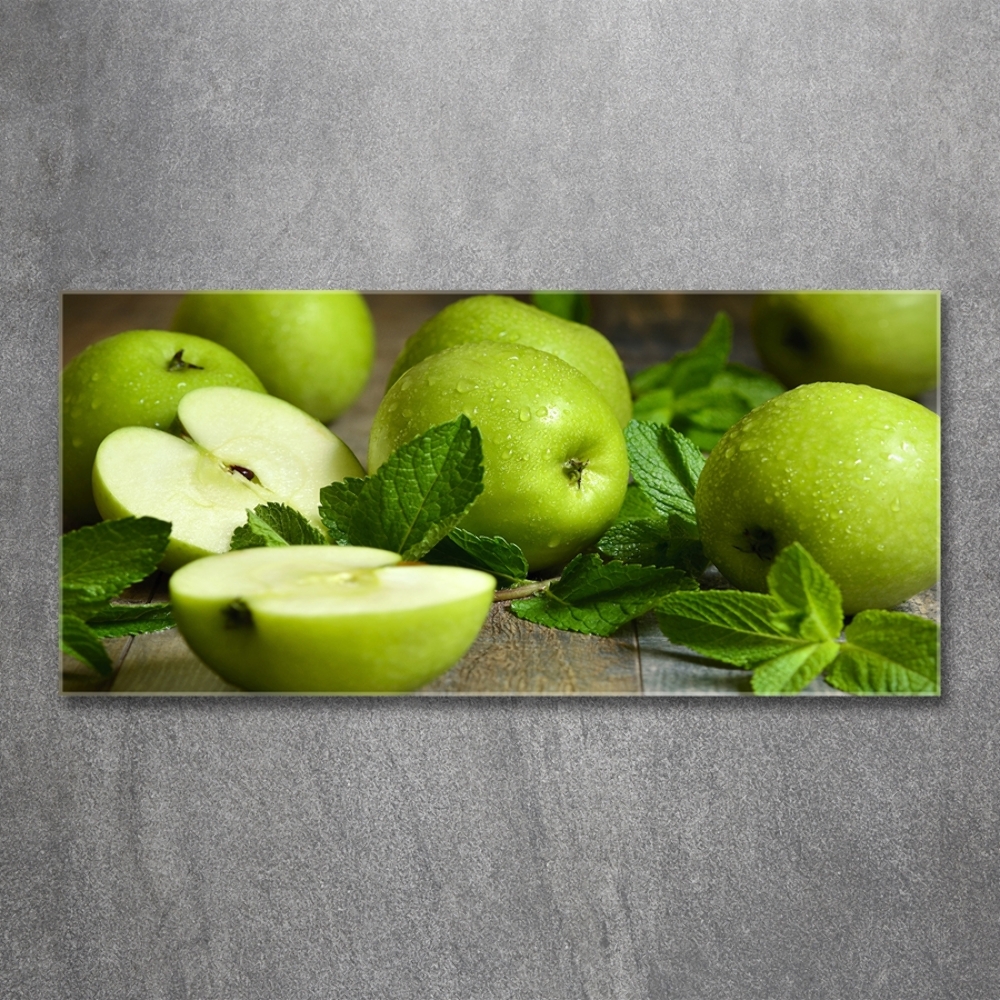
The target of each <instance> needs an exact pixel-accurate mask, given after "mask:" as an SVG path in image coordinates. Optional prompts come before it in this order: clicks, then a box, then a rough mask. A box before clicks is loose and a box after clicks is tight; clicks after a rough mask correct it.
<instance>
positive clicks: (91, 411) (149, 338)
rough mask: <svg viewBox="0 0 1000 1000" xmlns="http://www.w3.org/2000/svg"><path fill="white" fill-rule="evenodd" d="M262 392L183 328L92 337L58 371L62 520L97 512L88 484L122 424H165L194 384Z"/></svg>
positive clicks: (229, 356)
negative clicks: (101, 448)
mask: <svg viewBox="0 0 1000 1000" xmlns="http://www.w3.org/2000/svg"><path fill="white" fill-rule="evenodd" d="M211 385H222V386H235V387H237V388H241V389H252V390H253V391H255V392H259V393H262V392H264V386H263V385H261V383H260V379H258V378H257V376H256V375H254V373H253V372H252V371H251V370H250V369H249V368H248V367H247V366H246V365H245V364H244V363H243V362H242V361H240V359H239V358H238V357H236V355H234V354H233V353H232V352H230V351H227V350H226V349H225V348H224V347H220V346H219V345H218V344H214V343H212V341H210V340H205V339H203V338H202V337H192V336H189V335H187V334H184V333H170V332H168V331H166V330H129V331H128V332H126V333H119V334H116V335H115V336H114V337H108V338H106V339H105V340H99V341H98V342H97V343H96V344H91V345H90V346H89V347H88V348H87V349H86V350H84V351H83V352H82V353H81V354H78V355H77V356H76V357H75V358H73V360H72V361H70V362H69V364H68V365H66V367H65V369H64V370H63V373H62V484H63V493H62V503H63V519H64V521H65V523H66V526H67V527H75V526H79V525H83V524H93V523H94V522H95V521H98V520H100V514H99V513H98V511H97V507H96V506H95V504H94V496H93V493H92V492H91V472H92V469H93V467H94V456H95V455H96V454H97V447H98V445H99V444H100V443H101V442H102V441H103V440H104V438H106V437H107V436H108V435H109V434H110V433H111V432H112V431H115V430H118V428H119V427H158V428H161V429H163V430H167V429H169V428H170V427H171V426H172V424H173V422H174V420H175V419H176V417H177V404H178V403H179V402H180V400H181V397H182V396H184V395H185V394H186V393H188V392H190V391H191V390H192V389H198V388H201V387H203V386H211Z"/></svg>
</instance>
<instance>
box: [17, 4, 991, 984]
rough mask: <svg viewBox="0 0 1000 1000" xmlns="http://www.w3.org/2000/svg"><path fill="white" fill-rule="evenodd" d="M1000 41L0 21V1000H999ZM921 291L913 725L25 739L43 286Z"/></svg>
mask: <svg viewBox="0 0 1000 1000" xmlns="http://www.w3.org/2000/svg"><path fill="white" fill-rule="evenodd" d="M998 49H1000V15H998V13H997V8H996V7H995V5H993V4H989V3H982V2H978V0H967V2H961V0H953V2H931V0H888V2H887V0H882V2H878V3H875V2H872V3H846V2H830V3H823V4H812V3H808V2H786V3H779V2H777V0H760V2H751V3H747V2H745V0H744V2H739V3H734V2H721V3H712V4H707V3H706V4H701V3H692V2H690V0H665V2H661V3H650V2H647V3H640V2H635V0H631V2H630V0H583V2H574V3H571V2H568V0H546V2H536V3H531V2H524V0H521V2H518V0H509V2H507V3H504V4H487V3H482V4H469V3H464V2H460V0H424V2H415V0H411V2H397V3H384V4H368V5H363V4H358V5H354V4H348V3H344V2H334V3H322V2H318V0H316V2H306V3H298V4H294V5H292V6H291V7H286V5H283V4H269V3H262V2H246V0H244V2H241V3H236V2H234V0H225V2H220V3H213V4H205V3H193V2H187V0H176V2H172V3H168V2H155V0H135V2H124V0H108V2H105V3H101V4H83V3H73V2H70V0H61V2H59V0H57V2H49V3H46V2H18V0H13V2H10V3H7V4H5V5H4V10H3V14H2V22H0V88H2V91H0V96H2V100H0V116H2V117H0V125H2V143H0V158H2V170H0V183H2V191H3V194H2V196H0V224H2V227H3V232H2V240H3V247H2V253H0V284H2V293H0V295H2V299H0V311H2V321H0V338H2V344H3V347H2V352H3V353H2V364H0V371H2V373H3V375H2V377H3V396H2V403H3V405H2V412H3V419H2V421H0V510H2V515H3V516H2V522H0V539H2V559H0V581H2V603H0V623H2V635H3V643H2V649H0V660H2V665H0V754H2V756H0V761H2V774H0V823H2V827H0V860H2V868H0V910H2V920H0V995H2V996H3V997H5V998H6V997H11V998H30V1000H48V998H57V997H58V998H74V1000H77V998H100V1000H105V998H133V997H135V998H143V1000H160V998H163V1000H179V998H197V1000H231V998H244V997H246V998H266V1000H283V998H302V1000H304V998H312V997H316V998H328V997H349V998H380V1000H381V998H388V1000H394V998H410V997H414V998H423V997H432V998H508V997H510V998H518V1000H521V998H528V1000H530V998H543V1000H562V998H574V1000H576V998H584V997H586V998H604V997H609V998H610V997H613V998H633V997H635V998H639V997H643V998H644V997H651V998H661V997H662V998H668V997H669V998H685V1000H686V998H712V1000H717V998H720V997H724V998H727V1000H729V998H732V1000H742V998H760V1000H774V998H789V1000H807V998H831V1000H832V998H836V1000H845V998H855V997H858V998H862V997H864V998H867V997H879V998H881V997H889V998H893V1000H905V998H920V1000H928V998H937V997H948V998H956V1000H959V998H960V1000H964V998H970V1000H988V998H993V997H996V996H998V995H1000V985H998V983H1000V930H998V920H997V913H998V910H1000V857H998V847H1000V833H998V830H1000V790H998V784H1000V783H998V778H997V775H998V768H1000V746H998V736H997V722H998V704H1000V694H998V692H1000V682H998V679H997V676H996V673H997V648H998V629H997V610H996V609H997V597H998V584H997V574H996V560H997V554H998V545H997V543H998V531H997V526H996V522H997V517H996V515H997V486H996V483H997V474H998V471H1000V468H998V467H1000V462H998V458H997V451H996V447H997V446H996V441H997V433H996V431H997V422H998V418H997V413H998V411H997V406H996V396H997V391H998V388H1000V386H998V381H1000V375H998V362H1000V340H998V338H997V335H996V332H997V329H998V326H1000V315H998V311H1000V288H998V274H1000V240H998V238H997V233H998V229H1000V198H998V183H997V182H998V172H1000V168H998V157H997V144H998V138H1000V128H998V102H997V95H998V93H1000V70H998V62H997V58H996V53H997V51H998ZM216 286H219V287H221V286H236V287H267V286H275V287H313V286H316V287H327V286H329V287H345V286H347V287H352V286H353V287H361V288H377V289H392V288H409V289H414V288H416V289H472V288H523V287H547V286H556V287H558V286H570V287H583V288H606V289H647V288H678V289H680V288H684V289H687V288H710V289H728V288H734V289H744V288H754V287H761V286H768V287H798V286H805V287H852V286H856V287H890V288H891V287H931V288H941V289H942V290H943V292H944V295H945V308H946V323H945V343H944V364H945V368H944V373H945V376H944V389H943V401H944V428H945V469H946V473H947V475H946V488H945V505H944V510H945V519H944V567H945V575H944V586H943V604H944V618H945V623H946V624H945V630H944V653H945V669H946V674H945V684H946V694H945V696H944V697H943V698H942V699H941V700H940V701H937V700H929V701H919V702H915V703H913V702H910V703H907V702H900V701H882V702H877V703H860V702H855V701H851V702H849V703H844V702H841V701H840V700H838V699H831V700H830V701H825V700H824V701H822V702H820V703H817V702H815V701H812V702H809V703H806V702H804V701H803V702H787V701H786V702H781V703H743V702H740V703H733V702H720V701H717V700H660V701H650V702H639V701H600V700H597V701H590V700H588V701H571V700H548V701H528V700H504V699H501V700H485V701H466V702H462V703H461V704H455V703H451V702H449V703H444V702H438V701H434V700H422V699H421V700H412V701H407V700H401V701H374V700H355V701H339V700H316V701H308V700H282V699H277V700H254V699H249V700H239V701H233V702H219V701H207V702H206V701H198V700H153V699H150V700H127V701H116V700H87V701H78V700H69V699H61V698H60V697H59V696H58V694H57V687H58V678H57V669H56V662H57V657H56V641H55V621H56V610H57V600H56V578H57V564H56V552H57V530H58V529H57V498H56V491H57V472H56V469H57V447H56V428H57V411H56V402H57V379H56V373H57V370H58V360H59V359H58V328H59V293H60V292H61V291H62V290H64V289H98V288H99V289H148V288H164V289H184V288H189V287H191V288H193V287H216Z"/></svg>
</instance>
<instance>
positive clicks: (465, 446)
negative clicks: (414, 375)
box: [337, 415, 483, 559]
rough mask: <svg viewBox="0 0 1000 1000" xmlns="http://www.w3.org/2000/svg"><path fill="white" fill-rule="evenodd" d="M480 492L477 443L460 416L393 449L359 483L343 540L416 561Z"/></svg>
mask: <svg viewBox="0 0 1000 1000" xmlns="http://www.w3.org/2000/svg"><path fill="white" fill-rule="evenodd" d="M352 489H353V487H352ZM482 491H483V448H482V439H481V437H480V434H479V431H478V429H476V428H475V427H473V426H472V424H471V423H470V421H469V418H468V417H466V416H464V415H463V416H459V417H458V418H456V419H455V420H452V421H451V422H449V423H446V424H441V425H440V426H438V427H432V428H431V429H430V430H429V431H427V432H426V433H424V434H421V435H420V436H419V437H417V438H414V439H413V440H412V441H410V442H409V443H408V444H405V445H403V446H402V447H401V448H398V449H397V450H396V451H395V452H393V453H392V455H390V456H389V459H388V461H387V462H386V463H385V464H384V465H383V466H382V467H381V468H380V469H379V470H378V472H377V473H376V474H375V475H374V476H369V477H368V478H367V479H365V480H364V483H363V486H362V487H361V488H360V490H359V491H358V493H357V497H356V499H355V500H354V503H353V506H351V507H350V510H349V518H350V523H349V525H348V526H347V532H346V534H347V542H348V543H349V544H351V545H370V546H372V547H374V548H378V549H388V550H389V551H391V552H399V553H400V554H401V555H402V556H403V558H404V559H420V558H422V557H423V556H424V555H426V554H427V553H428V552H429V551H430V550H431V549H432V548H433V547H434V546H435V545H436V544H437V543H438V542H440V541H441V539H442V538H444V537H445V535H447V534H448V533H449V532H450V531H451V530H452V529H453V528H454V527H455V526H456V525H457V524H458V522H459V521H460V520H461V519H462V518H463V517H464V516H465V515H466V514H467V513H468V511H469V508H470V507H471V506H472V504H473V502H474V501H475V499H476V497H478V496H479V494H480V493H482ZM340 499H343V498H342V497H341V498H340ZM337 525H338V528H339V527H340V526H341V522H340V520H339V517H338V519H337Z"/></svg>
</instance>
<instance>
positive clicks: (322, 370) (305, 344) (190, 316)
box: [173, 291, 375, 424]
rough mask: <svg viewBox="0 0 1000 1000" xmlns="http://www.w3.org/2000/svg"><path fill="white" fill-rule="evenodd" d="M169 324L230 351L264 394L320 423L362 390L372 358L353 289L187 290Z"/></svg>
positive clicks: (363, 311)
mask: <svg viewBox="0 0 1000 1000" xmlns="http://www.w3.org/2000/svg"><path fill="white" fill-rule="evenodd" d="M173 327H174V329H175V330H183V331H184V332H185V333H194V334H197V335H198V336H200V337H207V338H208V339H209V340H214V341H216V342H218V343H220V344H222V345H223V346H224V347H227V348H229V350H230V351H232V352H233V353H234V354H235V355H237V357H240V358H242V359H243V360H244V361H245V362H246V363H247V364H248V365H249V366H250V367H251V368H252V369H253V370H254V371H255V372H256V373H257V374H258V375H259V376H260V380H261V381H262V382H263V383H264V387H265V388H266V389H267V391H268V392H269V393H271V394H272V395H275V396H277V397H279V398H280V399H285V400H287V401H288V402H289V403H294V405H295V406H297V407H299V409H301V410H305V411H306V413H308V414H310V415H312V416H314V417H315V418H316V419H317V420H320V421H322V422H323V423H324V424H328V423H330V421H331V420H334V419H336V418H337V417H339V416H340V414H341V413H343V412H344V411H345V410H346V409H347V408H348V407H349V406H350V405H351V403H353V402H354V401H355V400H356V399H357V398H358V396H359V395H361V391H362V389H364V387H365V384H366V383H367V382H368V378H369V376H370V375H371V371H372V363H373V361H374V357H375V333H374V326H373V324H372V317H371V313H370V312H369V311H368V306H367V305H366V303H365V300H364V298H362V296H361V295H359V294H358V293H357V292H344V291H340V292H192V293H190V294H188V295H185V296H184V298H183V299H182V300H181V304H180V306H179V307H178V309H177V313H176V314H175V316H174V319H173Z"/></svg>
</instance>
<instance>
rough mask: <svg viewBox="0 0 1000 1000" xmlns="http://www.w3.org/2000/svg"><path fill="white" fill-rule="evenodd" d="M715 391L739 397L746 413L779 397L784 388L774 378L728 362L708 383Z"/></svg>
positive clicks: (754, 369)
mask: <svg viewBox="0 0 1000 1000" xmlns="http://www.w3.org/2000/svg"><path fill="white" fill-rule="evenodd" d="M709 387H710V388H711V389H713V390H716V391H722V390H726V391H730V392H733V393H735V394H736V395H737V396H739V397H740V398H741V399H742V400H743V402H744V404H745V405H746V409H747V412H748V413H749V411H750V410H753V409H755V408H756V407H758V406H760V404H761V403H766V402H767V401H768V400H769V399H771V398H773V397H774V396H780V395H781V394H782V393H783V392H784V391H785V387H784V386H783V385H782V384H781V383H780V382H779V381H778V380H777V379H775V378H772V377H771V376H770V375H768V374H766V373H765V372H762V371H758V370H757V369H756V368H747V367H746V365H741V364H737V363H736V362H735V361H730V362H729V364H727V365H726V367H725V368H723V369H722V371H721V372H719V373H718V374H717V375H716V376H715V377H714V378H713V379H712V381H711V382H710V383H709Z"/></svg>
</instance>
